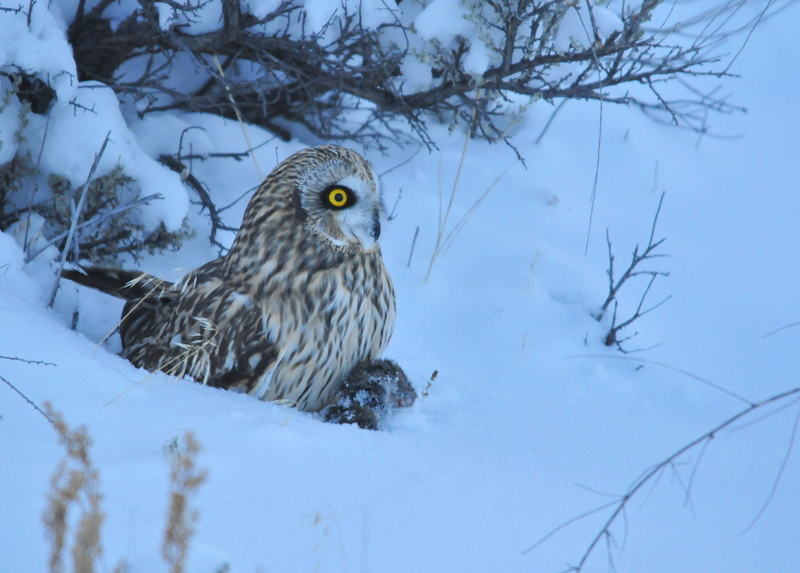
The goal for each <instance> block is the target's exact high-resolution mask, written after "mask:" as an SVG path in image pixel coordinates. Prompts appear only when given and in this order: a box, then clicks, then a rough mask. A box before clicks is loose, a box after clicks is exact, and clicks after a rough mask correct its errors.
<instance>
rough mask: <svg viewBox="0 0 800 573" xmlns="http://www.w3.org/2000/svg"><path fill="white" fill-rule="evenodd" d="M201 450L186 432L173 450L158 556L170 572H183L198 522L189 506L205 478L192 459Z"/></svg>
mask: <svg viewBox="0 0 800 573" xmlns="http://www.w3.org/2000/svg"><path fill="white" fill-rule="evenodd" d="M201 450H202V446H201V445H200V442H199V441H198V440H197V438H196V437H195V435H194V433H192V432H186V434H185V436H184V444H183V447H177V448H175V450H174V451H173V456H174V457H173V459H172V472H171V474H170V482H171V487H170V505H169V516H168V517H167V528H166V530H165V531H164V543H163V544H162V546H161V556H162V557H163V558H164V561H166V562H167V564H168V565H169V567H170V568H169V571H170V573H183V571H184V566H185V564H186V557H187V555H188V553H189V542H190V541H191V538H192V535H194V528H195V525H196V524H197V522H198V520H199V519H200V513H199V512H198V511H197V510H192V509H191V508H190V507H189V499H190V498H191V496H192V495H193V494H194V493H195V492H196V491H197V489H198V488H199V487H200V486H201V485H202V484H203V482H204V481H205V479H206V472H205V471H204V470H198V469H197V467H196V466H195V457H196V456H197V454H198V453H200V451H201Z"/></svg>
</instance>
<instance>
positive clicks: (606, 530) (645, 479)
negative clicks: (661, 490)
mask: <svg viewBox="0 0 800 573" xmlns="http://www.w3.org/2000/svg"><path fill="white" fill-rule="evenodd" d="M799 394H800V387H797V388H793V389H791V390H788V391H786V392H781V393H780V394H776V395H775V396H772V397H771V398H767V399H766V400H762V401H760V402H756V403H752V404H751V405H750V406H748V407H747V408H745V409H744V410H742V411H740V412H739V413H738V414H736V415H734V416H732V417H730V418H728V419H727V420H725V421H724V422H722V423H721V424H719V425H717V426H716V427H714V428H713V429H711V430H709V431H708V432H706V433H705V434H703V435H702V436H700V437H698V438H696V439H694V440H692V441H691V442H689V443H688V444H686V445H684V446H683V447H681V448H680V449H678V450H677V451H676V452H675V453H673V454H672V455H670V456H668V457H667V458H665V459H664V460H662V461H661V462H659V463H657V464H655V465H654V466H652V467H650V468H648V469H647V470H645V471H644V472H643V473H642V474H641V475H640V476H639V477H638V478H636V479H635V480H634V481H633V483H631V485H630V487H629V488H628V490H627V491H626V492H625V494H623V495H621V496H619V497H618V498H617V500H615V501H613V502H611V503H609V504H605V505H603V506H601V507H599V508H597V509H594V510H591V511H589V512H587V513H584V514H582V515H580V516H578V517H576V518H573V519H570V520H569V521H567V522H565V523H563V524H561V525H559V526H558V527H556V528H555V529H553V530H552V531H551V532H549V533H548V534H547V535H545V536H544V537H543V538H542V539H540V540H539V541H538V542H536V543H535V544H533V545H532V546H531V547H529V548H528V549H526V550H525V551H524V553H529V552H530V551H533V550H534V549H536V548H537V547H539V546H540V545H541V544H542V543H544V542H545V541H546V540H548V539H550V538H551V537H552V536H553V535H555V534H556V533H557V532H559V531H560V530H562V529H564V528H565V527H567V526H568V525H570V524H572V523H575V522H576V521H579V520H582V519H584V518H585V517H587V516H589V515H591V514H593V513H597V512H598V511H602V510H604V509H607V508H609V507H613V511H612V512H611V515H610V516H609V517H608V519H607V520H606V521H605V523H604V524H603V527H602V528H601V529H600V531H599V532H598V533H597V534H596V535H595V536H594V537H593V538H592V541H591V543H590V544H589V546H588V547H587V549H586V551H584V553H583V554H582V555H581V558H580V560H579V561H578V564H577V565H572V566H570V567H569V568H568V569H567V571H571V572H574V573H580V572H581V571H583V569H584V566H585V565H586V562H587V560H588V559H589V557H590V556H591V555H592V554H594V552H595V550H596V549H597V547H598V546H599V544H600V542H601V541H603V540H605V541H606V542H608V540H609V539H612V538H613V536H612V532H611V528H612V526H614V525H615V524H616V523H617V522H618V520H619V518H620V517H621V516H622V517H623V519H624V516H625V511H626V508H627V506H628V505H629V503H630V500H631V499H632V498H633V497H635V496H637V494H639V493H640V492H641V491H642V489H643V488H644V487H645V486H646V485H648V484H651V485H654V484H655V483H657V481H658V479H659V478H660V477H661V475H662V474H663V473H664V471H666V470H668V469H671V470H673V471H676V465H677V463H678V459H679V458H680V457H681V456H683V455H684V454H686V453H687V452H689V451H690V450H692V449H694V448H696V447H697V446H701V447H702V449H701V451H700V454H699V455H698V458H697V459H696V460H695V463H694V465H693V468H692V471H691V474H690V478H689V481H688V483H685V484H684V483H682V488H683V491H684V494H685V495H686V497H687V499H688V497H689V495H690V493H691V486H692V484H693V482H694V477H695V474H696V472H697V465H698V464H699V463H700V460H701V459H702V455H703V454H704V453H705V449H706V448H707V447H708V444H709V443H710V442H711V440H713V439H714V438H715V436H716V435H717V434H718V433H719V432H721V431H722V430H725V429H727V428H730V427H731V426H732V425H733V424H734V423H735V422H737V421H739V420H741V419H743V418H745V417H747V416H748V415H750V414H752V413H753V412H756V411H758V410H761V409H763V408H764V407H766V406H769V405H771V404H776V403H778V402H782V401H786V400H788V399H789V398H791V397H795V399H794V400H791V404H790V405H795V404H796V403H797V402H798V401H800V400H798V398H797V396H798V395H799ZM798 423H800V414H798V416H797V417H796V418H795V421H794V425H793V427H792V434H791V439H790V442H789V446H788V448H787V452H786V455H785V456H784V460H783V463H782V465H781V468H780V470H779V472H778V475H777V476H776V479H775V482H774V485H773V487H772V489H771V491H770V494H769V496H768V498H767V501H766V502H765V505H764V506H763V507H762V508H761V510H760V511H759V512H758V514H757V515H756V516H755V518H754V520H753V523H754V522H755V521H756V520H757V519H758V518H759V517H760V516H761V514H762V513H763V511H764V508H765V507H766V505H767V504H768V503H769V502H770V500H771V499H772V497H773V495H774V493H775V490H776V488H777V486H778V482H779V481H780V478H781V475H782V473H783V470H784V468H785V466H786V462H787V460H788V458H789V454H790V453H791V451H792V448H793V446H794V440H795V435H796V433H797V427H798ZM749 527H752V523H751V524H750V526H748V529H749ZM606 551H607V557H608V560H609V564H610V566H611V567H612V568H613V551H612V547H611V546H609V545H608V544H607V546H606Z"/></svg>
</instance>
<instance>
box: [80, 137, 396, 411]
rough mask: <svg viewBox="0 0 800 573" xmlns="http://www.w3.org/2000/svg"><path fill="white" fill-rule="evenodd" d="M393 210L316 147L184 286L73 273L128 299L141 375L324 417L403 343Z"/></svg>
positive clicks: (373, 185)
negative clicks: (389, 232) (371, 365)
mask: <svg viewBox="0 0 800 573" xmlns="http://www.w3.org/2000/svg"><path fill="white" fill-rule="evenodd" d="M381 212H382V206H381V201H380V196H379V190H378V182H377V177H376V175H375V173H374V171H373V170H372V167H371V166H370V165H369V163H368V162H367V161H366V160H365V159H363V158H362V157H361V156H360V155H359V154H357V153H355V152H354V151H351V150H349V149H346V148H343V147H337V146H329V145H326V146H320V147H314V148H310V149H306V150H304V151H300V152H298V153H296V154H294V155H292V156H291V157H290V158H288V159H287V160H286V161H284V162H283V163H281V164H280V165H278V167H276V168H275V170H274V171H273V172H272V173H271V174H270V175H269V176H268V177H267V178H266V179H265V180H264V182H263V183H262V184H261V186H260V187H259V188H258V190H257V191H256V193H255V195H254V196H253V198H252V199H251V201H250V204H249V205H248V207H247V210H246V212H245V214H244V219H243V221H242V226H241V230H240V231H239V234H238V236H237V237H236V240H235V241H234V243H233V245H232V247H231V250H230V251H229V252H228V253H227V255H225V256H224V257H221V258H219V259H215V260H213V261H210V262H208V263H206V264H205V265H203V266H201V267H199V268H198V269H196V270H194V271H192V272H190V273H189V274H188V275H186V277H184V278H183V280H181V281H180V282H178V283H175V284H171V283H168V282H165V281H161V280H159V279H155V278H154V277H152V276H151V275H146V274H144V273H135V272H133V273H132V272H130V271H127V272H126V271H110V270H108V269H85V270H84V272H83V273H81V272H80V271H69V272H65V275H64V276H66V277H67V278H70V279H72V280H75V281H76V282H80V283H83V284H87V285H89V286H93V287H95V288H100V289H101V290H104V291H105V292H109V293H111V294H115V295H116V296H120V297H122V298H125V299H126V300H127V301H128V302H127V303H126V305H125V308H124V310H123V317H122V320H121V323H120V334H121V337H122V346H123V351H122V355H123V356H124V357H126V358H127V359H128V360H130V361H131V362H132V363H133V364H135V365H136V366H140V367H142V368H146V369H148V370H151V371H155V370H162V371H164V372H167V373H169V374H174V375H177V376H184V375H189V376H191V377H193V378H194V379H196V380H197V381H199V382H202V383H204V384H208V385H210V386H216V387H220V388H228V389H233V390H239V391H242V392H248V393H249V394H252V395H255V396H257V397H258V398H261V399H264V400H271V401H276V402H280V403H284V404H288V405H291V406H296V407H297V408H299V409H301V410H310V411H316V410H319V409H321V408H323V407H325V406H326V405H329V404H330V403H331V402H332V401H333V399H334V395H335V393H336V392H337V390H338V389H339V386H340V384H341V382H342V380H343V379H344V378H345V377H346V376H347V375H348V374H349V373H350V371H351V370H352V369H353V368H354V367H355V365H356V364H358V363H359V362H361V361H363V360H372V359H375V358H377V357H378V356H379V355H380V354H381V352H382V351H383V349H384V348H385V347H386V345H387V344H388V343H389V339H390V337H391V335H392V330H393V328H394V320H395V295H394V289H393V286H392V281H391V279H390V277H389V275H388V273H387V272H386V269H385V268H384V265H383V260H382V258H381V252H380V247H379V245H378V243H377V239H378V236H379V234H380V216H381Z"/></svg>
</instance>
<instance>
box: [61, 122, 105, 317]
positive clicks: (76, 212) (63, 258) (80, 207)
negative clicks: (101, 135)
mask: <svg viewBox="0 0 800 573" xmlns="http://www.w3.org/2000/svg"><path fill="white" fill-rule="evenodd" d="M110 138H111V132H110V131H109V132H108V133H107V134H106V138H105V139H104V140H103V145H101V146H100V151H99V152H97V153H96V154H95V156H94V161H93V162H92V168H91V169H89V176H88V177H87V178H86V183H84V184H83V189H81V198H80V199H79V200H78V204H77V206H76V207H75V210H74V211H73V213H72V222H71V223H70V226H69V234H68V235H67V242H66V243H65V244H64V249H63V250H62V251H61V262H60V263H59V267H58V273H56V281H55V284H53V292H52V293H51V294H50V302H49V303H48V304H47V307H48V308H53V303H55V301H56V293H57V292H58V285H59V283H60V281H61V273H62V271H63V270H64V264H65V263H66V262H67V253H69V250H70V246H71V245H72V239H73V237H74V236H75V230H76V229H77V227H78V218H79V217H80V214H81V211H82V210H83V204H84V203H85V202H86V193H87V191H88V190H89V184H90V183H91V182H92V176H93V175H94V172H95V170H96V169H97V166H98V165H99V164H100V159H101V158H102V157H103V153H104V152H105V150H106V145H108V142H109V141H110Z"/></svg>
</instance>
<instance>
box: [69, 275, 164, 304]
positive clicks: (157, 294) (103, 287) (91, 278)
mask: <svg viewBox="0 0 800 573" xmlns="http://www.w3.org/2000/svg"><path fill="white" fill-rule="evenodd" d="M61 276H62V278H65V279H68V280H71V281H72V282H74V283H78V284H79V285H83V286H87V287H90V288H93V289H96V290H99V291H100V292H104V293H107V294H110V295H113V296H115V297H118V298H121V299H123V300H127V301H132V300H138V301H145V302H146V301H148V300H150V301H153V302H155V301H156V300H159V299H161V298H163V297H164V294H165V293H166V292H167V291H169V290H170V289H171V288H172V286H173V284H172V283H171V282H168V281H165V280H161V279H159V278H156V277H154V276H153V275H149V274H147V273H143V272H141V271H123V270H120V269H109V268H105V267H78V268H77V269H64V271H63V272H62V273H61Z"/></svg>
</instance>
